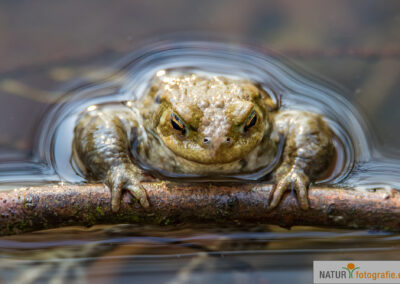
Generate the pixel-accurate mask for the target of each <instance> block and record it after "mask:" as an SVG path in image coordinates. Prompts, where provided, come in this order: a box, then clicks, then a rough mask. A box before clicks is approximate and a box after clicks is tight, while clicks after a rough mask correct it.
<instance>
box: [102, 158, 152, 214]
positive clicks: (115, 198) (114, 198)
mask: <svg viewBox="0 0 400 284" xmlns="http://www.w3.org/2000/svg"><path fill="white" fill-rule="evenodd" d="M141 181H142V174H141V172H140V170H139V169H138V168H136V167H135V166H134V165H130V164H124V165H119V166H115V167H112V168H111V169H110V170H109V171H108V173H107V177H106V180H105V183H106V184H107V186H108V187H109V188H110V189H111V209H112V210H113V211H114V212H117V211H118V210H119V207H120V203H121V196H122V191H123V190H124V189H125V190H128V191H129V192H130V193H131V194H132V196H133V197H134V198H136V199H137V200H138V201H139V203H140V204H141V205H142V206H143V207H144V208H147V207H149V201H148V199H147V195H146V190H145V189H144V188H143V187H142V185H141V184H140V182H141Z"/></svg>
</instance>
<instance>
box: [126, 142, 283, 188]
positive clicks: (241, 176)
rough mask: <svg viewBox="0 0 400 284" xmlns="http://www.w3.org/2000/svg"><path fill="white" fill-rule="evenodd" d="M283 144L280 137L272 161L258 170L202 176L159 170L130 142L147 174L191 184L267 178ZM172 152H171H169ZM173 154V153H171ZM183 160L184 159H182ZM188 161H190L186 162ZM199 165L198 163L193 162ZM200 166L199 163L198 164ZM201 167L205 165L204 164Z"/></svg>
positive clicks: (137, 161)
mask: <svg viewBox="0 0 400 284" xmlns="http://www.w3.org/2000/svg"><path fill="white" fill-rule="evenodd" d="M284 144H285V138H284V137H283V136H281V135H280V139H279V144H278V147H277V151H276V154H275V156H274V158H273V160H272V161H271V162H270V163H268V164H267V165H263V166H261V167H260V168H258V169H255V170H254V171H251V172H241V173H237V172H235V173H213V172H207V173H202V174H192V173H183V172H171V171H166V170H163V169H160V168H158V167H156V166H154V165H151V164H149V163H147V162H146V161H145V160H144V159H143V158H142V157H141V156H140V155H139V153H138V146H139V142H138V140H137V139H135V140H134V141H133V142H132V155H133V158H134V160H135V162H136V164H137V166H138V167H140V168H141V169H143V170H144V171H147V172H149V173H152V174H154V175H155V176H157V177H160V178H167V179H172V180H181V181H183V180H187V181H193V182H204V181H206V180H211V181H220V182H230V181H240V180H241V181H256V180H260V179H263V178H264V177H267V176H268V175H269V174H270V173H271V172H272V171H273V170H274V169H275V168H276V167H277V165H278V164H279V162H280V159H281V157H282V153H283V148H284ZM171 151H172V150H171ZM172 152H173V153H175V152H174V151H172ZM176 155H177V156H179V157H181V156H180V155H178V154H176ZM182 158H183V159H186V158H184V157H182ZM187 160H188V159H187ZM188 161H190V160H188ZM194 162H196V163H199V162H198V161H194ZM199 164H200V163H199ZM203 165H207V164H206V163H204V164H203Z"/></svg>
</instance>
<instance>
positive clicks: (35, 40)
mask: <svg viewBox="0 0 400 284" xmlns="http://www.w3.org/2000/svg"><path fill="white" fill-rule="evenodd" d="M176 33H178V34H179V33H204V34H213V36H216V37H218V36H221V37H224V38H227V39H229V41H231V42H232V43H235V42H241V43H248V44H250V45H255V46H257V47H258V48H260V49H261V50H262V49H265V50H266V51H267V50H273V51H275V52H278V53H280V54H282V55H283V56H286V57H288V58H290V59H291V61H292V62H294V63H295V64H296V65H299V66H300V67H301V68H303V69H304V70H307V71H308V72H311V73H314V74H317V76H319V77H322V78H326V79H328V80H330V81H333V82H336V83H337V84H339V85H341V86H343V87H344V88H345V89H347V91H346V92H343V95H344V96H346V97H347V98H348V99H349V101H350V102H351V103H353V104H354V105H355V106H356V107H357V108H358V109H359V110H360V112H362V113H363V114H364V116H365V117H366V119H367V122H368V123H369V125H370V127H371V128H372V131H373V132H374V133H375V135H376V136H377V138H378V141H379V143H380V144H381V146H382V147H383V148H384V150H385V151H386V152H387V153H391V154H392V155H393V156H398V155H399V154H400V147H399V145H400V126H399V122H400V111H399V107H400V80H399V79H400V1H397V0H393V1H391V0H386V1H379V0H376V1H371V0H339V1H338V0H333V1H309V0H306V1H295V0H293V1H285V0H281V1H265V0H259V1H257V0H247V1H240V0H230V1H228V0H226V1H225V0H220V1H215V0H203V1H188V0H170V1H165V0H152V1H131V0H129V1H128V0H120V1H106V0H87V1H77V0H71V1H53V0H36V1H26V0H25V1H24V0H17V1H6V0H3V1H1V0H0V173H1V170H2V166H4V168H7V165H8V164H9V163H10V162H18V161H25V160H34V158H35V156H34V153H33V152H32V147H33V144H34V139H35V134H36V133H37V130H38V126H39V124H40V121H41V119H43V117H44V115H45V113H46V111H48V110H49V109H50V108H51V106H52V105H53V104H54V103H56V102H57V99H58V98H59V97H60V96H61V95H63V94H64V93H65V90H67V89H68V88H70V87H71V86H73V83H71V82H76V80H80V81H90V80H91V79H95V78H92V77H91V76H93V72H94V71H97V70H102V69H107V68H108V67H109V66H112V65H113V64H115V62H116V61H118V60H120V59H121V58H123V57H124V56H126V55H128V54H130V53H131V52H132V51H134V50H135V49H136V48H138V47H140V46H142V45H143V43H145V42H148V41H152V40H157V39H159V38H160V37H164V36H166V35H169V34H176ZM7 169H9V168H7ZM22 174H23V173H22ZM259 231H260V232H262V233H259ZM252 232H253V233H251V232H250V231H249V230H248V229H240V228H237V229H235V230H232V229H229V228H228V229H227V230H225V231H222V230H221V231H218V230H214V229H213V228H205V229H204V228H201V229H196V228H184V229H179V230H178V229H177V228H166V229H165V228H164V229H162V230H161V229H159V228H150V229H149V228H134V229H132V228H128V227H126V228H125V227H124V228H123V229H121V228H119V229H118V232H116V230H115V228H107V229H104V228H103V227H101V226H100V227H97V228H92V229H84V228H66V229H60V230H55V231H52V232H38V233H32V234H27V235H23V236H19V237H9V238H4V237H3V238H1V239H0V269H1V270H0V272H1V273H0V275H1V276H0V282H1V281H2V279H3V280H4V281H5V279H15V275H17V277H19V279H20V280H21V281H19V282H16V283H27V282H23V281H22V280H24V281H27V279H29V278H32V277H33V276H32V275H36V276H37V277H39V276H40V275H42V276H41V277H52V276H54V277H56V278H57V277H58V276H59V274H57V273H59V272H57V271H61V272H62V273H64V275H65V274H66V273H67V272H65V271H68V270H67V268H65V267H69V268H71V267H72V266H73V265H75V266H76V267H79V268H80V269H81V270H82V271H83V270H84V269H86V268H87V267H89V264H88V263H89V262H95V263H94V265H92V268H91V270H88V271H89V274H90V275H91V276H90V277H91V278H90V279H91V280H94V279H95V280H96V283H110V282H113V279H119V280H121V281H125V282H129V281H130V280H132V277H136V278H135V279H136V280H140V281H154V280H157V281H165V279H169V280H170V282H168V283H202V282H204V279H209V280H210V281H214V282H215V281H218V282H220V283H246V282H247V283H248V282H249V280H253V282H255V283H274V282H276V281H279V282H280V283H310V282H311V281H312V280H311V279H312V274H311V269H312V260H316V259H325V260H329V259H358V260H360V259H363V260H366V259H375V260H376V259H387V260H389V259H398V255H399V252H400V242H399V240H400V238H399V236H397V235H390V236H387V235H386V234H384V233H379V234H378V233H370V232H358V231H340V230H331V231H329V230H325V229H324V230H322V229H317V228H308V227H307V228H301V227H300V228H297V229H293V230H291V231H288V230H286V229H282V228H277V227H273V228H271V227H268V228H265V227H263V228H252ZM149 236H150V237H149ZM94 244H96V246H94V249H93V251H95V253H96V254H97V255H99V254H100V253H102V252H104V251H106V253H107V254H108V258H101V257H95V258H88V257H87V255H91V256H92V254H91V252H89V251H90V247H92V248H93V245H94ZM99 244H101V246H99ZM85 247H86V248H87V249H84V248H85ZM86 252H87V254H86V255H85V253H86ZM204 252H207V254H205V253H204ZM210 252H211V253H210ZM180 253H182V255H180ZM155 254H157V255H156V256H154V255H155ZM152 255H153V257H154V258H152ZM210 255H211V257H209V256H210ZM181 256H186V257H187V258H181ZM63 258H67V259H68V261H66V262H65V261H64V262H63V261H62V260H60V259H63ZM54 259H55V260H54ZM171 259H172V260H173V261H170V260H171ZM38 263H41V264H43V265H44V266H46V265H47V268H48V269H49V270H50V272H49V273H47V272H45V270H44V269H43V270H41V269H42V268H43V265H42V266H40V265H37V264H38ZM64 264H65V267H64V266H62V265H64ZM13 265H16V266H18V267H19V268H20V269H23V271H24V272H25V271H26V270H25V268H26V269H28V268H32V267H36V268H37V269H38V270H39V272H33V273H31V274H29V273H27V272H26V273H20V274H19V273H18V270H13V269H11V268H10V267H12V266H13ZM57 265H59V267H58V266H57ZM113 265H114V268H113ZM41 267H42V268H41ZM63 267H64V268H63ZM115 267H117V268H115ZM199 267H203V268H202V269H203V270H201V268H199ZM207 267H208V268H207ZM210 267H211V268H210ZM14 268H15V267H14ZM39 268H40V269H39ZM57 269H58V270H57ZM207 269H208V270H207ZM204 270H205V271H208V272H209V273H208V276H209V277H210V278H204V276H205V274H204V273H202V271H204ZM82 271H80V272H79V273H81V274H85V272H82ZM193 271H194V272H193ZM86 272H87V271H86ZM122 272H123V273H122ZM224 272H227V273H226V274H224ZM232 272H234V273H232ZM11 273H14V275H10V278H8V276H7V275H8V274H11ZM35 273H36V274H35ZM235 273H236V274H235ZM81 274H79V275H81ZM43 275H45V276H43ZM110 275H111V276H112V275H113V276H114V277H116V278H113V277H111V276H110ZM190 275H191V276H190ZM210 275H211V276H210ZM118 277H119V278H118ZM185 281H186V282H185ZM39 283H41V282H40V281H39ZM52 283H53V282H52ZM54 283H55V282H54ZM121 283H123V282H121Z"/></svg>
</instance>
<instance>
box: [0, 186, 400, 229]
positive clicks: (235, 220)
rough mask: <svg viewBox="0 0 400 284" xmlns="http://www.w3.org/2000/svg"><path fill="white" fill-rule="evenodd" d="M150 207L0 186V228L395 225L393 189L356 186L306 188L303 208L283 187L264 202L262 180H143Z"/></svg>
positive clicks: (67, 190) (399, 211) (99, 196)
mask: <svg viewBox="0 0 400 284" xmlns="http://www.w3.org/2000/svg"><path fill="white" fill-rule="evenodd" d="M143 185H144V187H145V188H146V190H147V194H148V198H149V201H150V208H149V209H147V210H145V209H143V208H142V207H141V206H140V205H139V204H138V203H137V202H136V201H135V200H133V198H132V197H131V196H130V195H129V194H128V193H125V194H124V196H123V199H122V201H121V209H120V210H119V211H118V212H117V213H114V212H112V211H111V198H110V197H111V196H110V191H109V190H108V188H107V187H105V186H104V185H102V184H92V185H62V186H61V185H50V186H42V187H26V188H18V189H14V190H10V191H5V192H0V235H11V234H18V233H23V232H29V231H34V230H42V229H50V228H56V227H61V226H70V225H74V226H75V225H82V226H91V225H95V224H112V223H146V224H159V225H166V224H175V223H209V224H216V225H218V224H223V225H227V224H232V225H234V224H249V223H255V224H257V223H264V224H277V225H280V226H283V227H291V226H295V225H312V226H329V227H332V226H333V227H342V228H357V229H373V230H385V231H393V232H396V231H397V232H399V231H400V195H399V193H398V192H397V191H395V190H392V191H391V192H388V191H374V192H360V191H355V190H351V189H343V188H322V187H314V188H311V189H310V190H309V194H308V196H309V202H310V209H309V210H301V209H300V208H299V206H298V204H297V200H296V196H294V195H292V194H290V193H286V194H285V195H284V197H283V199H282V201H281V203H280V204H279V206H278V207H277V208H275V209H274V210H269V208H268V200H269V195H270V193H271V190H272V188H273V186H272V185H270V184H226V185H215V184H208V183H207V184H205V183H198V184H182V183H171V182H148V183H144V184H143Z"/></svg>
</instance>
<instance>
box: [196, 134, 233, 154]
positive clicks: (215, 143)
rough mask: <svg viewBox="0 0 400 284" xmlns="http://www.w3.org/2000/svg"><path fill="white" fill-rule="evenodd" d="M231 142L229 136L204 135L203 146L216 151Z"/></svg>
mask: <svg viewBox="0 0 400 284" xmlns="http://www.w3.org/2000/svg"><path fill="white" fill-rule="evenodd" d="M230 144H231V137H228V136H222V137H204V139H203V146H204V147H205V148H207V149H209V150H211V151H213V152H214V153H215V152H217V151H218V149H220V148H221V147H222V146H223V145H224V146H227V145H230Z"/></svg>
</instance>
